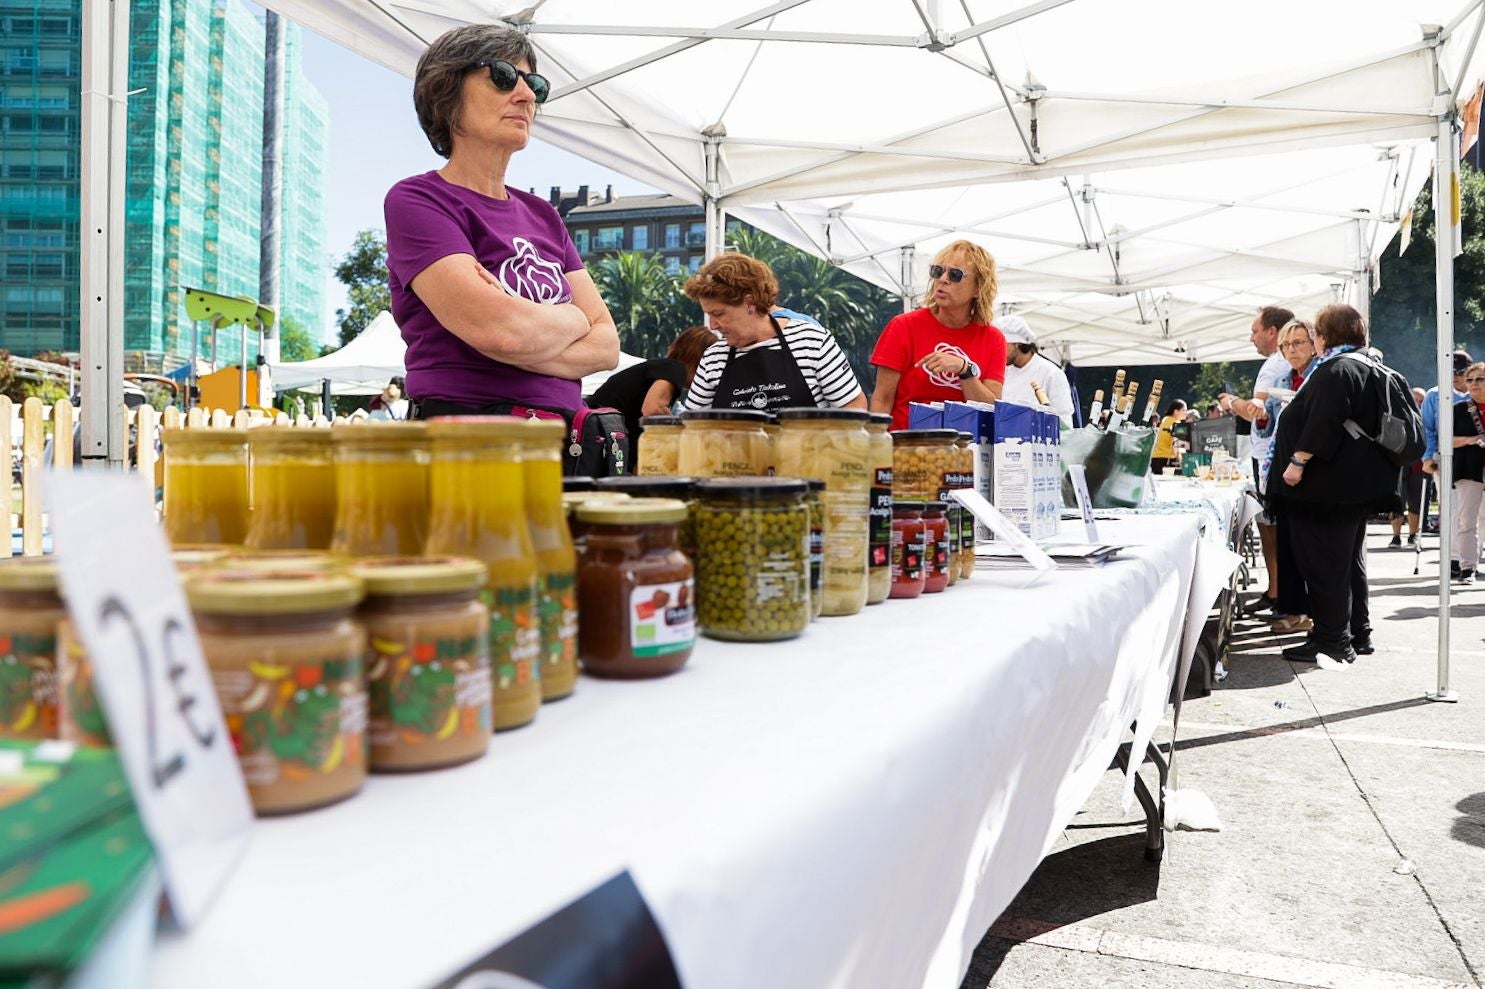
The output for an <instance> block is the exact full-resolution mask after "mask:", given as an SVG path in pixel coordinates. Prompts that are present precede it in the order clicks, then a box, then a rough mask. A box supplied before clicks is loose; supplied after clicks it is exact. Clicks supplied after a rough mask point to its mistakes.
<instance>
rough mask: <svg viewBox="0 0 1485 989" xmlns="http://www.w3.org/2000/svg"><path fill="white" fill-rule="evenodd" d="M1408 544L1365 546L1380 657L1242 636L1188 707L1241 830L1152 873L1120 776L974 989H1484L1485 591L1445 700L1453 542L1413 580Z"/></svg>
mask: <svg viewBox="0 0 1485 989" xmlns="http://www.w3.org/2000/svg"><path fill="white" fill-rule="evenodd" d="M1390 537H1391V533H1390V530H1388V529H1387V528H1386V527H1385V526H1373V527H1372V530H1371V532H1370V534H1369V537H1368V546H1369V550H1370V552H1369V557H1368V567H1369V572H1370V576H1371V587H1372V595H1371V602H1372V616H1373V625H1374V626H1375V633H1374V639H1375V642H1376V645H1377V652H1376V654H1375V655H1372V656H1363V657H1361V658H1360V660H1359V661H1358V662H1357V663H1356V665H1355V666H1354V667H1353V668H1351V669H1348V670H1346V671H1343V672H1338V673H1332V672H1326V671H1322V670H1318V669H1316V668H1315V667H1314V666H1313V665H1302V664H1291V663H1288V662H1286V661H1285V660H1283V659H1282V658H1280V655H1279V650H1280V649H1281V648H1282V646H1284V645H1290V644H1293V643H1296V642H1298V641H1299V640H1300V637H1299V636H1291V637H1289V638H1280V637H1278V636H1275V635H1274V634H1273V633H1271V632H1270V631H1269V630H1268V626H1267V625H1266V624H1263V623H1259V622H1242V623H1240V625H1239V628H1238V634H1237V636H1236V640H1235V642H1234V646H1233V653H1232V656H1231V659H1230V662H1229V676H1228V678H1227V680H1226V681H1225V682H1224V683H1222V684H1221V685H1220V686H1219V687H1218V689H1217V690H1216V691H1215V692H1214V693H1213V694H1212V696H1210V697H1208V698H1204V699H1201V700H1196V701H1191V702H1188V703H1187V704H1186V706H1185V708H1184V710H1183V712H1182V719H1181V729H1180V741H1179V743H1178V747H1177V751H1178V755H1177V759H1178V760H1179V772H1180V777H1179V783H1180V785H1181V786H1182V787H1190V788H1195V789H1198V790H1201V791H1202V792H1204V793H1205V794H1206V795H1207V796H1209V797H1210V798H1211V799H1212V801H1213V803H1214V804H1215V805H1216V807H1217V809H1218V811H1219V813H1220V814H1221V817H1222V824H1223V830H1221V831H1220V832H1186V831H1182V832H1178V833H1176V834H1174V835H1167V842H1168V843H1167V848H1166V853H1165V860H1164V862H1162V863H1161V864H1159V865H1150V864H1147V863H1146V862H1145V861H1144V859H1143V856H1142V854H1141V851H1142V848H1143V820H1142V818H1141V814H1140V811H1139V806H1138V804H1134V805H1132V806H1131V808H1130V809H1129V810H1127V811H1125V810H1121V809H1120V807H1119V795H1120V786H1119V781H1118V775H1119V774H1117V773H1116V772H1110V774H1109V775H1108V777H1107V778H1106V780H1105V782H1104V783H1103V784H1102V785H1101V786H1100V787H1099V789H1098V790H1097V791H1096V792H1095V793H1094V796H1093V798H1092V800H1091V801H1090V803H1089V805H1088V806H1087V807H1086V808H1085V809H1084V810H1083V812H1082V813H1080V814H1079V815H1078V817H1077V818H1076V819H1075V820H1074V822H1073V823H1072V825H1071V826H1069V827H1068V828H1067V829H1066V831H1064V833H1063V835H1062V838H1061V839H1060V841H1059V842H1058V845H1057V847H1056V848H1055V849H1054V851H1053V853H1052V854H1051V855H1049V856H1048V857H1047V859H1046V860H1045V861H1044V862H1043V863H1042V865H1041V867H1040V868H1039V869H1038V870H1037V872H1036V874H1035V875H1034V876H1033V877H1032V878H1031V880H1030V881H1029V882H1028V883H1027V885H1026V887H1025V888H1024V889H1023V890H1022V891H1021V893H1020V895H1019V896H1018V897H1017V899H1016V901H1015V902H1014V903H1013V904H1012V905H1011V907H1010V909H1009V910H1007V911H1006V913H1005V915H1004V916H1002V917H1001V918H1000V920H999V921H997V923H996V925H995V926H994V927H992V928H991V930H990V932H989V933H988V934H987V935H986V937H985V939H984V941H983V942H982V943H981V944H980V946H979V949H978V950H977V952H976V954H975V957H974V960H973V963H972V964H971V967H970V972H969V975H968V977H967V978H966V979H965V981H964V984H963V987H962V989H986V987H995V989H1023V987H1024V989H1051V987H1056V989H1083V987H1088V989H1094V987H1097V989H1122V987H1130V989H1133V987H1142V989H1158V987H1172V989H1174V987H1181V989H1229V987H1234V989H1235V987H1243V989H1268V987H1277V986H1323V987H1333V989H1373V987H1386V989H1445V987H1474V989H1479V987H1481V986H1482V985H1485V982H1482V979H1485V584H1480V585H1476V586H1475V587H1472V588H1469V589H1467V590H1466V589H1460V588H1459V586H1458V585H1455V587H1456V593H1455V596H1454V600H1455V607H1454V609H1453V611H1454V621H1453V624H1452V626H1451V628H1452V635H1453V645H1452V649H1451V654H1452V656H1451V661H1452V677H1451V679H1452V686H1453V687H1454V689H1455V690H1456V691H1457V692H1458V693H1459V695H1460V702H1459V703H1458V704H1435V703H1431V702H1428V701H1427V700H1425V699H1424V696H1423V695H1424V694H1425V693H1427V692H1429V691H1430V690H1432V689H1433V687H1434V684H1435V671H1436V663H1437V658H1436V656H1437V654H1436V642H1437V634H1438V631H1437V630H1438V624H1437V599H1436V597H1435V595H1436V593H1437V591H1436V587H1437V578H1436V576H1434V575H1436V574H1437V572H1438V569H1437V559H1438V556H1437V552H1436V550H1435V549H1434V548H1433V547H1434V546H1435V545H1436V541H1435V538H1434V537H1425V547H1426V549H1425V552H1424V554H1423V569H1422V573H1421V574H1420V576H1417V577H1414V576H1413V573H1412V571H1413V563H1414V560H1413V554H1412V552H1410V551H1406V550H1396V549H1388V548H1387V547H1386V543H1387V541H1388V539H1390ZM1260 576H1261V575H1260ZM1258 586H1259V585H1256V586H1255V588H1254V590H1257V589H1258ZM1166 737H1167V738H1168V735H1167V736H1166ZM1145 775H1146V778H1147V780H1148V781H1150V782H1151V784H1152V788H1153V784H1154V771H1153V769H1152V768H1149V767H1147V768H1146V770H1145Z"/></svg>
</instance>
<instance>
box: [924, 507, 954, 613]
mask: <svg viewBox="0 0 1485 989" xmlns="http://www.w3.org/2000/svg"><path fill="white" fill-rule="evenodd" d="M948 508H949V506H948V505H946V504H944V503H943V502H941V501H930V502H926V503H924V505H923V515H922V519H923V543H924V551H923V593H925V594H937V593H938V592H939V591H942V590H943V589H944V588H946V587H948V586H949V585H950V584H951V583H953V580H952V579H951V578H950V576H949V570H950V567H952V566H953V565H954V559H953V557H952V556H951V555H950V553H949V518H948Z"/></svg>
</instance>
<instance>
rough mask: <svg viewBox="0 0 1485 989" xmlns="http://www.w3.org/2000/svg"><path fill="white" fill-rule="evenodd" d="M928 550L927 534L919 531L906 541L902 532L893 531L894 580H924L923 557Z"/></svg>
mask: <svg viewBox="0 0 1485 989" xmlns="http://www.w3.org/2000/svg"><path fill="white" fill-rule="evenodd" d="M927 548H928V544H927V542H926V534H925V532H924V531H923V530H922V529H918V530H916V531H914V532H913V533H912V535H911V536H910V537H909V538H908V539H907V540H906V541H904V539H903V535H902V530H901V529H893V530H892V579H893V580H907V581H918V580H922V579H923V556H924V553H925V551H926V550H927Z"/></svg>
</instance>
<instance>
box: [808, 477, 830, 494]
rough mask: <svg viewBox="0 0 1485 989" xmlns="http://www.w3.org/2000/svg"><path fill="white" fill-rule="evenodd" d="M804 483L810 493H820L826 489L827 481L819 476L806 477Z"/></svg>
mask: <svg viewBox="0 0 1485 989" xmlns="http://www.w3.org/2000/svg"><path fill="white" fill-rule="evenodd" d="M804 484H805V487H807V488H808V489H809V492H810V494H819V493H820V492H821V491H824V490H825V482H824V481H822V480H820V479H819V478H818V477H806V478H805V479H804Z"/></svg>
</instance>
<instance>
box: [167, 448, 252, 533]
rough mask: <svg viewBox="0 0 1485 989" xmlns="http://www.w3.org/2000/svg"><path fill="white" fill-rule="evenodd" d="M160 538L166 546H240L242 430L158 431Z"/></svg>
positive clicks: (244, 507) (244, 506) (244, 490)
mask: <svg viewBox="0 0 1485 989" xmlns="http://www.w3.org/2000/svg"><path fill="white" fill-rule="evenodd" d="M160 441H161V443H162V444H163V445H164V450H165V454H164V460H165V513H164V514H165V518H164V524H165V535H166V536H167V537H168V538H169V539H170V542H171V544H172V545H180V544H182V543H228V544H232V545H241V544H242V541H243V540H244V539H246V538H247V533H248V522H249V517H248V439H247V430H245V429H207V428H205V427H200V428H195V429H164V430H161V432H160Z"/></svg>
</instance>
